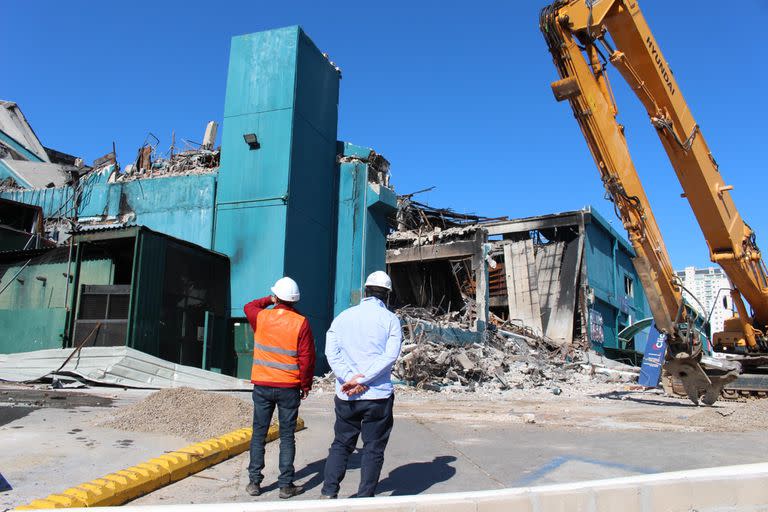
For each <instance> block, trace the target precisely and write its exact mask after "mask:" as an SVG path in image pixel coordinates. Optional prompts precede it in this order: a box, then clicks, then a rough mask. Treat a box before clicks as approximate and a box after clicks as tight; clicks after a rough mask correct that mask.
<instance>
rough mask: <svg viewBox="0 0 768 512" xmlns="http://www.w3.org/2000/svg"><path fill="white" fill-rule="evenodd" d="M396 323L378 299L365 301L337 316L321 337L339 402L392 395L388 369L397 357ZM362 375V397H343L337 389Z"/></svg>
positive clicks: (398, 332) (400, 335) (398, 333)
mask: <svg viewBox="0 0 768 512" xmlns="http://www.w3.org/2000/svg"><path fill="white" fill-rule="evenodd" d="M402 341H403V333H402V329H401V327H400V320H399V319H398V318H397V316H395V314H394V313H392V312H391V311H389V310H388V309H387V307H386V306H385V305H384V303H383V302H381V301H380V300H379V299H377V298H375V297H366V298H365V299H363V300H362V301H361V302H360V304H358V305H357V306H353V307H351V308H349V309H347V310H345V311H343V312H341V313H340V314H339V316H337V317H336V318H335V319H334V320H333V322H332V323H331V328H330V329H328V333H327V334H326V337H325V356H326V357H327V358H328V364H329V365H330V366H331V369H332V370H333V373H334V374H335V375H336V396H338V397H339V398H340V399H342V400H376V399H382V398H389V396H390V395H392V391H393V387H392V366H393V365H394V364H395V361H396V360H397V357H398V356H399V355H400V345H401V344H402ZM358 374H362V375H364V377H362V378H360V379H358V382H359V383H360V384H364V385H366V386H368V390H367V391H366V392H365V393H361V394H359V395H354V396H351V397H349V396H347V395H346V394H344V393H342V392H341V385H342V384H344V382H347V381H348V380H349V379H351V378H352V377H354V376H355V375H358Z"/></svg>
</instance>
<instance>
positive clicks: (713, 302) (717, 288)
mask: <svg viewBox="0 0 768 512" xmlns="http://www.w3.org/2000/svg"><path fill="white" fill-rule="evenodd" d="M677 276H678V277H679V278H680V279H681V280H682V282H683V286H685V287H686V288H687V289H688V290H690V292H691V293H693V294H694V295H695V296H696V299H698V302H697V301H696V300H694V299H692V298H691V297H690V295H689V294H688V293H687V292H683V296H684V297H685V299H686V300H687V301H688V302H689V303H690V304H691V305H692V306H693V307H695V308H696V309H697V310H698V311H699V312H700V313H701V314H702V315H703V316H704V317H705V318H706V317H707V316H708V315H709V313H710V311H711V312H712V317H711V318H710V324H711V326H712V332H717V331H721V330H722V329H723V322H724V321H725V319H726V318H729V317H730V316H732V313H731V310H732V309H733V307H732V306H733V305H732V304H731V296H730V295H729V293H728V291H727V290H728V289H730V283H729V281H728V277H727V276H726V275H725V272H723V269H721V268H718V267H708V268H695V267H685V270H680V271H678V272H677ZM723 298H725V300H726V304H727V307H725V306H723ZM699 302H700V303H701V304H699ZM701 306H703V307H704V311H702V308H701ZM713 308H714V309H713Z"/></svg>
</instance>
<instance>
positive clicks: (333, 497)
mask: <svg viewBox="0 0 768 512" xmlns="http://www.w3.org/2000/svg"><path fill="white" fill-rule="evenodd" d="M337 498H338V496H337V495H335V494H334V495H333V496H328V495H327V494H321V495H320V498H319V499H321V500H335V499H337Z"/></svg>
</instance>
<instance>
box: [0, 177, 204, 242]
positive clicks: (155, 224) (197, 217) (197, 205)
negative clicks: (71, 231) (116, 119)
mask: <svg viewBox="0 0 768 512" xmlns="http://www.w3.org/2000/svg"><path fill="white" fill-rule="evenodd" d="M110 172H111V169H108V170H107V171H106V172H101V173H98V174H94V175H92V176H90V177H88V178H87V180H85V182H84V183H85V184H84V187H83V195H82V199H81V202H80V207H79V210H78V217H79V218H80V219H81V221H82V220H83V219H92V220H94V221H98V220H105V221H109V220H112V221H114V220H115V219H116V218H117V216H118V215H126V214H131V213H132V214H133V216H130V217H129V220H128V222H129V223H132V224H138V225H142V226H146V227H148V228H150V229H152V230H154V231H159V232H160V233H165V234H167V235H170V236H173V237H176V238H180V239H182V240H186V241H188V242H192V243H194V244H197V245H199V246H201V247H205V248H207V249H210V248H211V245H212V239H213V219H214V215H213V214H214V201H215V195H216V173H212V174H197V175H189V176H169V177H166V178H154V179H143V180H140V181H128V182H125V183H107V179H108V178H109V174H110ZM0 197H3V198H5V199H12V200H14V201H19V202H22V203H27V204H34V205H38V206H40V207H42V208H43V214H44V215H45V216H53V215H57V214H58V215H60V214H61V212H63V211H65V210H67V209H69V208H71V205H72V192H71V190H70V189H69V188H50V189H32V190H16V191H12V192H2V193H0Z"/></svg>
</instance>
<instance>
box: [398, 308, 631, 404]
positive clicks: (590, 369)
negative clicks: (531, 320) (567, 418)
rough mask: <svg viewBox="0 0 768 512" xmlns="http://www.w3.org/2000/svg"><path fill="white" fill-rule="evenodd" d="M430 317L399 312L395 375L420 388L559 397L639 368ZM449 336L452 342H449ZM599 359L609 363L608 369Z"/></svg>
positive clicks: (458, 317) (417, 311) (453, 317)
mask: <svg viewBox="0 0 768 512" xmlns="http://www.w3.org/2000/svg"><path fill="white" fill-rule="evenodd" d="M433 313H434V312H433V311H430V310H428V309H425V308H414V307H406V308H401V309H400V310H398V311H397V314H398V315H399V316H400V318H401V321H402V323H403V332H404V340H403V347H402V352H401V357H400V359H399V360H398V361H397V362H396V363H395V367H394V369H393V374H394V376H395V378H397V379H399V380H401V381H403V382H404V383H406V384H409V385H412V386H415V387H417V388H420V389H425V390H433V391H441V390H443V389H446V388H450V389H451V390H455V389H456V388H457V387H460V388H461V389H462V390H464V391H476V390H480V389H481V388H482V389H484V390H492V389H496V390H506V389H531V388H539V387H542V388H547V389H550V390H551V392H552V394H554V395H560V394H561V393H562V388H563V387H566V386H569V385H570V386H572V385H578V384H579V383H580V382H586V381H595V382H634V381H636V380H637V376H638V369H637V368H635V367H632V366H628V365H623V364H621V363H617V362H615V361H610V360H604V359H601V358H599V357H595V356H594V355H593V356H592V358H591V360H590V355H589V353H588V352H585V351H582V350H579V349H577V348H574V347H573V346H568V347H565V346H562V345H558V344H556V343H554V342H552V341H551V340H548V339H546V338H542V337H535V336H528V335H523V334H518V333H514V332H511V331H505V330H501V329H494V328H493V326H491V328H489V329H487V330H486V331H485V332H484V333H482V334H479V333H476V332H472V331H469V330H467V329H466V326H467V324H468V323H469V316H467V313H462V312H461V311H454V312H453V313H451V314H448V315H442V316H434V315H433ZM427 319H429V321H428V320H427ZM424 324H427V325H429V326H431V327H434V328H438V327H439V328H441V329H442V330H441V331H440V333H439V334H437V335H436V334H435V331H434V330H428V329H424V328H422V326H423V325H424ZM451 329H453V330H454V331H456V330H458V331H459V332H460V333H461V334H455V333H454V334H449V335H446V333H451V332H454V331H452V330H451ZM451 335H453V336H455V338H453V339H451V338H450V336H451ZM462 335H463V337H464V339H462ZM473 335H474V341H473V337H472V336H473ZM590 361H591V362H590ZM601 361H605V362H608V361H609V363H608V364H610V366H611V367H610V368H609V367H607V365H606V364H602V363H601Z"/></svg>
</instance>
